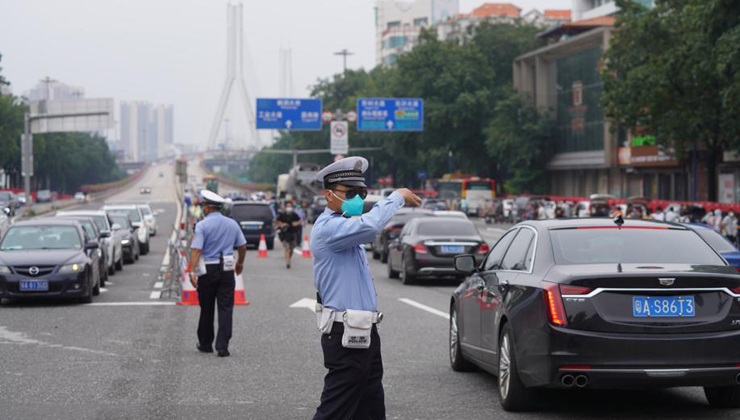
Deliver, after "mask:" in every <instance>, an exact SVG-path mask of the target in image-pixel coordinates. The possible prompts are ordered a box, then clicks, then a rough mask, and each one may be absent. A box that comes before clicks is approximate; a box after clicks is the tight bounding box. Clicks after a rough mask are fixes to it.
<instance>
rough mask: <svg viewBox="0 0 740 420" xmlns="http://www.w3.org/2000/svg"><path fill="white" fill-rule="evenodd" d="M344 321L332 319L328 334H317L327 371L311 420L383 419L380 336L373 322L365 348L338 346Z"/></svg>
mask: <svg viewBox="0 0 740 420" xmlns="http://www.w3.org/2000/svg"><path fill="white" fill-rule="evenodd" d="M343 332H344V325H342V324H341V323H339V322H335V323H334V326H333V327H332V330H331V334H322V335H321V348H322V350H323V351H324V366H326V368H327V369H329V373H327V374H326V377H325V378H324V391H323V392H322V393H321V404H320V405H319V408H317V409H316V415H315V416H314V420H324V419H326V420H350V419H353V420H384V419H385V396H384V394H383V383H382V380H383V360H382V358H381V356H380V336H379V335H378V330H377V328H376V326H375V325H373V330H372V334H371V338H370V348H369V349H365V350H359V349H346V348H344V347H342V333H343Z"/></svg>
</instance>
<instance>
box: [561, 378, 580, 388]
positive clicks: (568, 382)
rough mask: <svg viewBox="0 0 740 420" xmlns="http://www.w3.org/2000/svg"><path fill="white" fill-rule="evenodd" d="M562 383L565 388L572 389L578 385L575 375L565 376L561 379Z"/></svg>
mask: <svg viewBox="0 0 740 420" xmlns="http://www.w3.org/2000/svg"><path fill="white" fill-rule="evenodd" d="M560 383H561V384H563V386H564V387H566V388H570V387H572V386H573V385H574V384H575V383H576V378H574V377H573V375H563V377H562V378H560Z"/></svg>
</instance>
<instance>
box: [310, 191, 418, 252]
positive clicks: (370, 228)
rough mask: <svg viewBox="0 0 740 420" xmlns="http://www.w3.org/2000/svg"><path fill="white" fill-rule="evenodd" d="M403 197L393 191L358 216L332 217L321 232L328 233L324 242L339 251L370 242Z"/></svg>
mask: <svg viewBox="0 0 740 420" xmlns="http://www.w3.org/2000/svg"><path fill="white" fill-rule="evenodd" d="M403 203H404V200H403V197H402V196H401V195H400V194H399V193H396V192H394V193H393V194H391V195H390V196H389V197H388V198H387V199H385V200H381V201H379V202H377V203H376V204H375V205H374V206H373V208H372V210H370V211H369V212H368V213H366V214H363V215H362V216H360V217H359V218H352V219H345V218H342V217H333V218H331V219H329V221H327V222H326V225H325V226H324V228H323V229H322V232H326V233H328V236H327V238H326V244H327V246H328V247H329V249H330V250H332V251H335V252H339V251H343V250H345V249H348V248H352V247H354V246H358V245H362V244H366V243H368V242H372V241H373V240H374V239H375V234H376V233H377V232H378V231H379V230H380V229H382V228H383V226H385V225H386V223H388V221H389V220H391V217H393V215H394V214H396V212H397V211H398V209H400V208H401V207H403Z"/></svg>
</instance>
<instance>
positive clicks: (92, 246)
mask: <svg viewBox="0 0 740 420" xmlns="http://www.w3.org/2000/svg"><path fill="white" fill-rule="evenodd" d="M98 248H100V244H99V243H98V242H97V241H90V242H88V243H86V244H85V249H87V250H91V249H98Z"/></svg>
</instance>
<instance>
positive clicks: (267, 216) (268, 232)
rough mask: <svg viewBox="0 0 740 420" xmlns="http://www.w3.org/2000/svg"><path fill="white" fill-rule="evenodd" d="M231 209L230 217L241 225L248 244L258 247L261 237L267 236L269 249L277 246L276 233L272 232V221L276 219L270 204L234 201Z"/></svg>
mask: <svg viewBox="0 0 740 420" xmlns="http://www.w3.org/2000/svg"><path fill="white" fill-rule="evenodd" d="M229 207H230V209H229V211H228V216H229V217H231V218H232V219H234V220H236V222H237V223H239V227H240V228H241V229H242V233H244V239H246V240H247V244H255V245H258V244H259V242H260V236H262V235H265V240H266V241H267V249H272V248H273V247H274V246H275V232H274V231H273V230H272V221H273V219H274V218H275V217H274V215H273V213H272V209H271V208H270V205H269V204H267V203H257V202H253V201H234V202H233V203H232V204H231V206H229Z"/></svg>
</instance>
